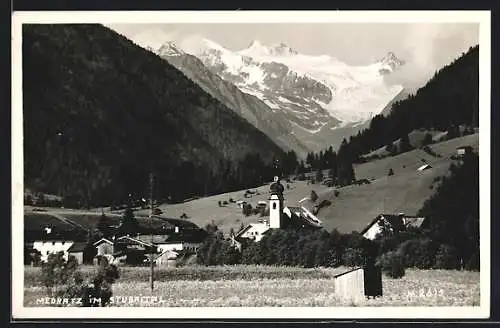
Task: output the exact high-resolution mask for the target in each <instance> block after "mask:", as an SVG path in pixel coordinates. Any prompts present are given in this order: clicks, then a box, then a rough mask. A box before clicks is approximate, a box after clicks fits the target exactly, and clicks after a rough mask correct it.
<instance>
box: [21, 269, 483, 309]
mask: <svg viewBox="0 0 500 328" xmlns="http://www.w3.org/2000/svg"><path fill="white" fill-rule="evenodd" d="M145 269H146V268H144V270H143V268H141V269H138V270H135V271H136V272H139V273H140V274H138V276H139V275H140V276H141V278H140V279H138V280H131V279H133V275H132V274H131V272H129V271H127V270H124V271H123V272H122V273H123V274H122V278H121V279H120V280H119V281H118V282H117V283H116V284H115V285H113V295H114V296H115V297H120V299H122V297H125V298H127V299H128V298H129V297H137V296H155V297H157V298H158V300H161V301H160V302H158V303H156V304H155V306H164V307H200V306H201V307H219V306H250V307H252V306H323V307H333V306H479V300H480V296H479V295H480V294H479V289H480V288H479V286H480V284H479V273H478V272H467V271H444V270H415V269H408V270H407V274H406V275H405V276H404V277H403V278H401V279H391V278H387V277H385V276H384V277H383V292H384V295H383V296H382V297H380V298H377V299H371V300H366V301H363V302H359V303H353V302H352V301H350V300H344V299H339V298H338V297H336V295H335V292H334V280H333V278H332V277H333V275H334V274H336V273H338V272H341V271H343V270H345V268H336V269H301V268H279V267H258V266H248V267H241V266H236V267H215V268H203V267H198V268H196V267H195V268H182V269H169V270H165V271H164V273H163V275H164V277H167V276H168V274H167V273H165V272H169V274H170V275H171V276H170V278H173V277H174V276H176V275H175V274H176V272H178V273H179V275H178V276H177V278H178V280H175V279H160V281H157V282H156V283H155V292H154V293H153V294H151V293H150V290H149V283H148V282H147V277H148V276H147V273H146V272H145V271H146V270H145ZM27 271H29V270H27ZM195 271H202V272H205V274H206V276H207V277H208V273H210V272H211V273H213V274H215V275H214V276H215V277H216V278H217V279H216V280H203V279H201V280H199V279H196V278H195V276H193V275H188V274H187V273H189V272H195ZM160 272H161V271H160ZM30 274H34V273H30ZM28 275H29V274H28ZM199 275H203V274H199ZM266 276H267V277H266ZM160 277H161V275H160ZM227 278H231V279H227ZM25 281H26V280H25ZM32 281H33V280H32ZM24 294H25V295H24V297H25V299H24V303H25V305H26V306H33V304H34V300H35V299H36V298H38V297H45V296H47V295H45V290H44V289H43V288H41V287H37V286H33V285H30V284H29V283H27V284H25V293H24ZM119 303H120V304H116V305H118V306H152V305H151V303H141V302H140V299H136V300H132V302H131V303H128V301H127V302H126V303H124V302H119Z"/></svg>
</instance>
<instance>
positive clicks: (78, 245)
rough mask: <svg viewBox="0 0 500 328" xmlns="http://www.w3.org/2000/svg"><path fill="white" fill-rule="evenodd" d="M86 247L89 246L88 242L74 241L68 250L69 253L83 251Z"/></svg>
mask: <svg viewBox="0 0 500 328" xmlns="http://www.w3.org/2000/svg"><path fill="white" fill-rule="evenodd" d="M86 247H87V243H83V242H76V243H73V245H71V247H70V248H69V249H68V252H69V253H78V252H83V251H84V250H85V248H86Z"/></svg>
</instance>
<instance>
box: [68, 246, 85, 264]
mask: <svg viewBox="0 0 500 328" xmlns="http://www.w3.org/2000/svg"><path fill="white" fill-rule="evenodd" d="M86 247H87V244H86V243H83V242H75V243H74V244H73V245H71V247H70V248H69V249H68V254H69V256H73V257H74V258H75V259H76V261H77V262H78V264H83V254H84V252H85V249H86Z"/></svg>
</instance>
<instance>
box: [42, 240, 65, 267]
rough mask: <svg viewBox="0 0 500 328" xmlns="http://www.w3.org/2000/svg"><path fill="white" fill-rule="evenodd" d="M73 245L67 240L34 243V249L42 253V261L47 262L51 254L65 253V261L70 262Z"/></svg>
mask: <svg viewBox="0 0 500 328" xmlns="http://www.w3.org/2000/svg"><path fill="white" fill-rule="evenodd" d="M72 245H73V241H67V240H66V241H65V240H44V241H40V240H39V241H35V242H33V249H36V250H37V251H39V252H40V254H41V255H40V260H41V261H42V262H47V258H48V256H49V254H57V253H59V252H63V253H64V259H65V260H66V261H67V260H68V255H69V253H68V250H69V248H70V247H71V246H72Z"/></svg>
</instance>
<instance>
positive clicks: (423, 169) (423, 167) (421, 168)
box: [417, 164, 432, 171]
mask: <svg viewBox="0 0 500 328" xmlns="http://www.w3.org/2000/svg"><path fill="white" fill-rule="evenodd" d="M431 168H432V166H430V165H429V164H424V165H422V166H420V167H419V168H418V169H417V171H425V170H428V169H431Z"/></svg>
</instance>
